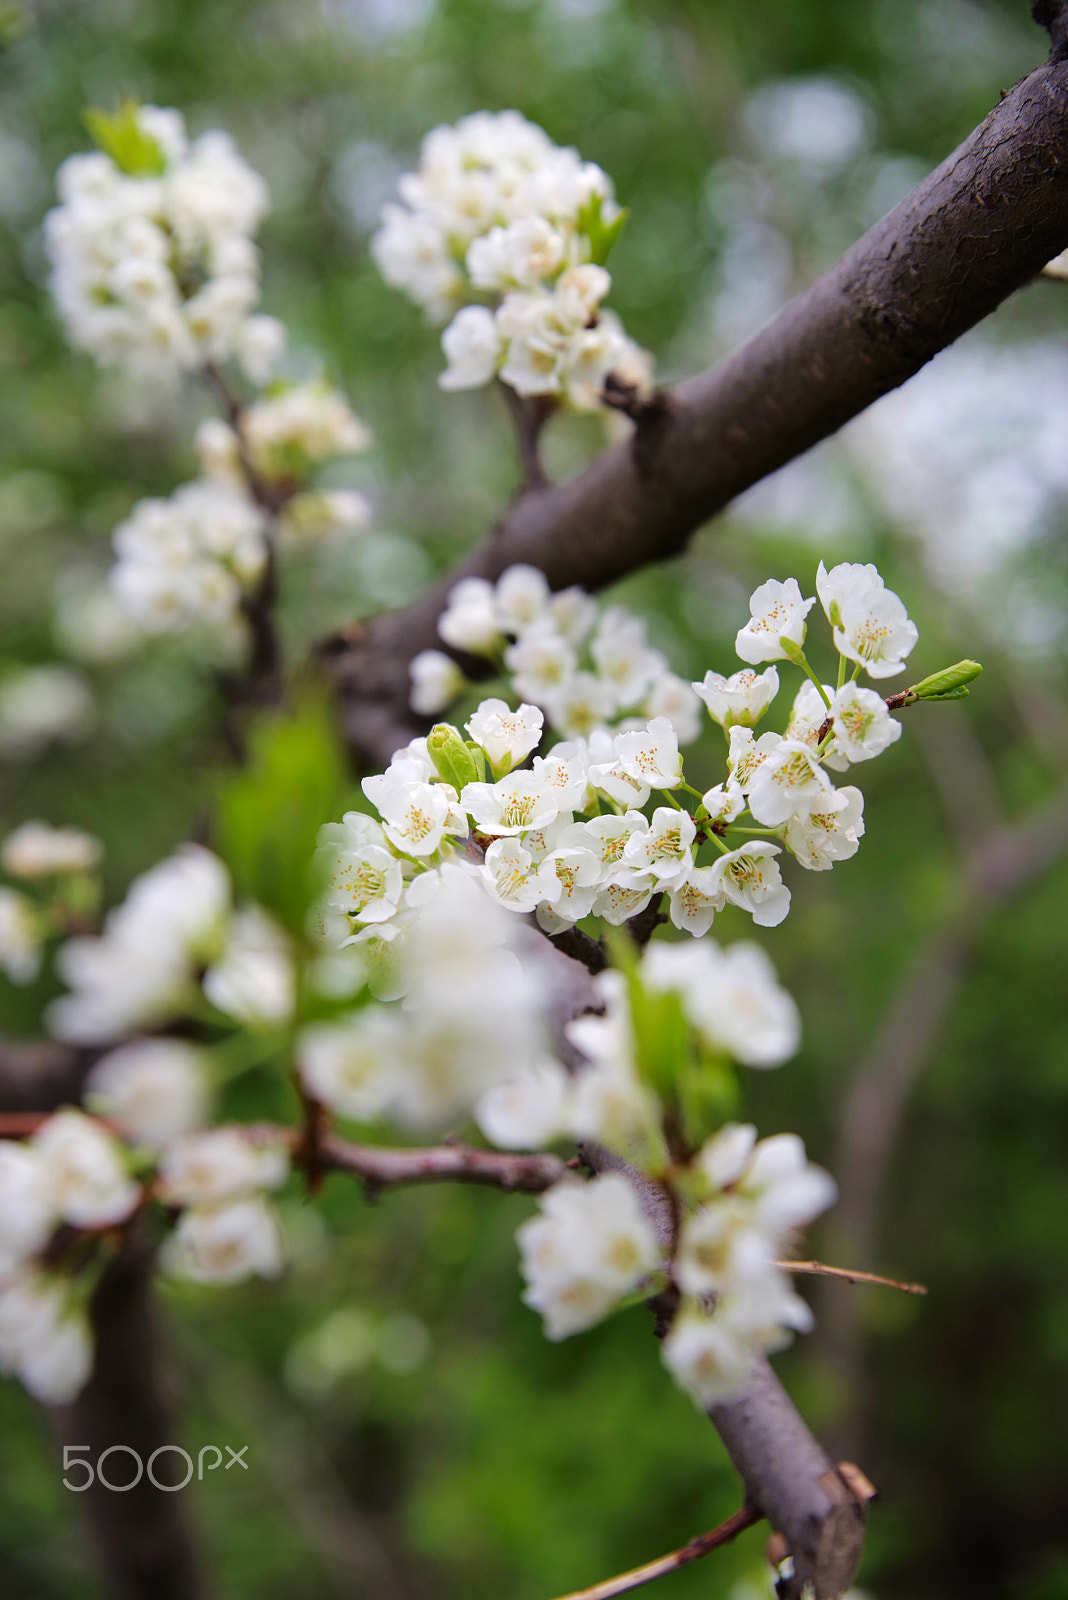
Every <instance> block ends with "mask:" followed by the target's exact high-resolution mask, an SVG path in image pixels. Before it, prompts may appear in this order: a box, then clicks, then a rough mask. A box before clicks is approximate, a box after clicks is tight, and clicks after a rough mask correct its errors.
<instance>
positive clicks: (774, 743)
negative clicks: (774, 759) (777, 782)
mask: <svg viewBox="0 0 1068 1600" xmlns="http://www.w3.org/2000/svg"><path fill="white" fill-rule="evenodd" d="M729 738H730V744H729V747H728V751H727V767H728V770H729V771H730V780H729V782H728V784H727V789H728V792H729V791H730V790H731V789H734V790H736V791H740V792H741V793H742V794H747V793H748V792H749V788H750V785H751V784H752V782H753V779H754V777H755V775H756V774H757V772H759V770H760V768H761V766H762V765H763V764H764V762H765V761H766V760H767V759H768V757H769V756H770V755H772V754H773V753H774V751H776V750H777V749H778V748H779V746H780V744H781V743H782V735H781V734H778V733H762V734H761V735H760V738H759V739H755V738H754V737H753V731H752V729H751V728H745V727H741V726H739V725H737V724H736V725H735V726H734V727H733V728H731V730H730V734H729Z"/></svg>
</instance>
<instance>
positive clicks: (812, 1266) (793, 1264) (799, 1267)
mask: <svg viewBox="0 0 1068 1600" xmlns="http://www.w3.org/2000/svg"><path fill="white" fill-rule="evenodd" d="M775 1265H776V1266H777V1267H781V1268H782V1270H783V1272H808V1273H812V1274H813V1275H814V1276H816V1277H820V1278H843V1279H844V1280H845V1282H846V1283H871V1284H875V1285H877V1286H878V1287H879V1288H881V1289H900V1290H901V1293H902V1294H926V1293H927V1285H926V1284H924V1283H902V1282H900V1281H899V1280H898V1279H897V1278H884V1277H882V1275H881V1274H880V1273H878V1272H854V1271H852V1270H851V1269H850V1268H848V1267H828V1266H826V1265H825V1263H824V1262H822V1261H776V1263H775Z"/></svg>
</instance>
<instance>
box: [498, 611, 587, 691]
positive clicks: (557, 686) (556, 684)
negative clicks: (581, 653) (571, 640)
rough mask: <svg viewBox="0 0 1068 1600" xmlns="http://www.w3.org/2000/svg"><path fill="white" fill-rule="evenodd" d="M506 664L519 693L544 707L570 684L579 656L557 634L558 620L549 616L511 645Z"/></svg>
mask: <svg viewBox="0 0 1068 1600" xmlns="http://www.w3.org/2000/svg"><path fill="white" fill-rule="evenodd" d="M504 664H505V666H506V667H507V668H508V671H509V672H510V673H511V674H512V682H513V685H514V687H515V692H516V694H520V695H523V696H524V697H527V696H529V698H530V699H531V700H534V701H537V702H538V703H539V704H544V703H545V702H546V700H547V699H548V697H551V696H552V695H554V694H556V693H558V692H559V691H560V690H561V689H564V688H566V687H567V685H569V684H570V682H571V679H572V678H573V677H574V675H575V672H576V670H577V667H578V657H577V656H576V654H575V651H574V650H573V649H572V647H571V645H569V644H568V642H567V640H566V639H565V638H563V636H562V635H561V634H560V633H558V632H557V630H556V624H555V621H554V620H553V619H552V618H550V617H546V618H543V619H540V620H539V621H537V622H535V623H533V624H532V625H531V626H530V627H528V628H526V629H525V630H524V631H523V632H522V633H521V634H520V636H519V638H518V639H517V640H516V642H515V644H512V645H509V646H508V648H507V650H506V651H505V652H504Z"/></svg>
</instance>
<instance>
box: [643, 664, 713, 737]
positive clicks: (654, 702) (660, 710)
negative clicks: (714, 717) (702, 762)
mask: <svg viewBox="0 0 1068 1600" xmlns="http://www.w3.org/2000/svg"><path fill="white" fill-rule="evenodd" d="M640 709H641V714H642V716H643V717H649V718H653V717H666V718H667V720H668V721H669V722H670V723H671V726H672V727H673V728H674V730H675V733H676V735H677V737H678V741H679V743H680V744H692V743H693V741H694V740H695V739H696V738H698V737H699V735H700V732H701V703H700V701H699V700H698V698H697V696H696V695H695V694H694V692H693V689H692V687H691V685H690V684H688V683H687V682H686V680H685V679H684V678H677V677H676V676H675V674H674V673H673V672H661V673H659V674H658V676H657V677H655V678H654V679H653V683H652V687H651V688H650V690H649V692H648V694H647V695H646V697H645V699H644V700H643V701H642V704H641V708H640Z"/></svg>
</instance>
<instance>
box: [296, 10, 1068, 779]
mask: <svg viewBox="0 0 1068 1600" xmlns="http://www.w3.org/2000/svg"><path fill="white" fill-rule="evenodd" d="M1055 39H1056V35H1055ZM1054 55H1055V57H1056V56H1057V51H1056V49H1055V51H1054ZM1066 246H1068V63H1066V62H1064V61H1062V60H1060V59H1055V60H1053V61H1051V62H1050V63H1048V64H1047V65H1044V66H1042V67H1039V68H1038V69H1037V70H1036V71H1035V72H1032V73H1031V74H1030V75H1029V76H1028V77H1027V78H1025V79H1024V80H1023V81H1022V82H1021V83H1019V84H1017V85H1016V87H1015V88H1014V89H1012V90H1011V91H1010V92H1009V93H1008V94H1007V95H1006V96H1005V98H1004V99H1003V100H1002V101H1001V103H1000V104H999V105H998V106H996V107H995V108H994V110H993V111H991V113H990V115H989V116H988V117H987V118H986V120H985V121H984V122H983V123H982V124H981V125H980V126H979V127H978V128H977V129H976V130H975V132H974V133H972V134H971V135H970V137H969V138H968V139H966V140H965V142H964V143H963V144H962V145H961V146H960V147H959V148H958V149H957V150H955V151H954V152H953V154H952V155H951V156H949V157H948V159H947V160H946V161H944V162H943V163H942V165H941V166H940V167H939V168H938V169H937V170H936V171H935V172H933V173H932V174H931V175H930V176H929V177H928V178H926V179H925V180H924V182H923V183H921V184H920V185H919V186H918V187H917V188H916V189H914V190H913V192H912V193H911V194H910V195H908V196H907V197H906V199H904V200H903V201H902V202H901V204H900V205H898V206H896V207H895V208H894V210H893V211H891V212H890V213H889V214H888V215H887V216H886V217H884V218H883V220H882V221H881V222H879V223H877V224H876V225H875V227H874V228H872V229H871V230H870V232H868V233H867V234H865V236H864V237H863V238H862V239H861V240H860V241H859V242H858V243H857V244H856V245H854V246H853V248H852V249H851V250H850V251H848V253H847V254H846V255H845V256H843V257H842V259H841V260H840V261H839V262H838V263H837V265H836V266H834V267H832V268H831V270H830V271H829V272H827V273H826V274H825V275H824V276H823V277H822V278H820V279H819V280H818V281H817V282H816V283H814V284H813V285H812V287H811V288H809V289H808V290H806V291H805V292H804V293H803V294H801V295H799V296H798V297H797V298H796V299H795V300H793V301H791V302H790V304H789V305H788V306H786V307H785V308H784V309H783V310H782V311H781V312H780V313H779V315H778V316H777V317H776V318H775V319H774V320H773V321H772V322H771V323H770V324H769V325H768V326H767V327H766V328H765V329H764V330H763V331H762V332H760V333H758V334H757V335H756V337H755V338H753V339H751V340H750V341H749V342H748V343H747V344H746V345H744V346H743V347H742V348H741V349H740V350H738V351H737V352H736V353H735V354H734V355H732V356H729V357H728V358H727V359H726V360H725V361H723V362H721V363H720V364H719V365H718V366H716V367H714V368H712V369H711V370H710V371H708V372H706V373H704V374H702V375H701V376H699V377H696V378H693V379H691V380H689V381H688V382H687V383H684V384H681V385H680V386H679V387H678V388H677V389H675V390H674V391H672V392H671V393H670V394H669V395H666V396H665V397H664V403H663V404H661V405H659V406H657V407H652V408H650V409H649V411H648V413H647V416H646V419H645V421H644V422H642V423H641V425H639V426H638V427H637V429H636V431H635V434H634V437H633V439H632V440H631V441H630V442H629V443H628V444H625V445H620V446H618V447H617V448H615V449H613V450H610V451H608V452H607V453H606V454H605V455H603V456H601V457H600V458H599V459H598V460H597V461H595V462H594V463H593V465H592V466H590V467H589V468H587V470H586V471H585V472H583V473H582V474H580V476H579V477H577V478H575V479H573V480H572V481H571V482H570V483H566V484H563V485H561V486H560V487H557V488H541V487H538V488H534V489H531V490H529V491H528V492H527V493H525V494H523V495H522V496H521V497H520V498H519V500H518V501H517V502H516V503H515V505H514V506H513V507H512V508H511V510H510V511H509V512H508V513H507V514H506V516H505V517H504V518H503V520H502V521H501V523H500V524H499V525H498V527H497V528H496V530H495V531H494V532H493V534H492V535H491V537H490V538H489V539H488V540H487V541H486V542H485V543H483V544H482V545H480V546H479V547H478V548H477V549H476V550H475V551H474V552H473V554H472V555H471V556H470V557H468V559H467V560H466V561H464V562H463V563H462V565H461V566H460V567H458V568H457V569H456V570H455V571H454V572H452V573H450V574H449V575H448V577H447V578H445V579H443V580H442V581H441V583H439V584H438V585H437V586H435V587H434V588H433V589H431V590H430V591H429V592H428V593H427V594H425V595H424V596H423V597H422V598H421V599H420V600H418V601H417V602H416V603H415V604H414V605H412V606H410V607H409V608H407V609H406V610H404V611H401V612H395V613H392V614H390V615H386V616H383V617H379V618H377V619H375V620H374V621H373V622H371V623H369V624H367V625H366V626H363V627H359V628H354V629H351V630H349V632H348V634H347V635H345V636H344V637H342V638H340V639H338V640H335V641H333V644H332V647H331V649H330V650H329V655H328V659H329V660H330V662H331V666H332V670H333V672H334V675H335V678H336V681H337V684H338V687H339V691H340V696H341V701H342V706H343V714H344V724H345V728H346V731H347V735H348V738H349V740H350V742H351V744H352V747H353V749H354V750H355V751H356V752H357V753H359V754H360V755H362V756H363V757H365V758H366V759H367V760H369V761H374V762H378V763H381V762H383V761H385V760H388V758H389V756H390V755H391V754H392V752H393V750H394V749H396V748H397V747H398V746H399V745H400V744H402V743H404V742H405V741H406V740H407V739H409V738H411V737H412V735H413V734H414V733H416V732H419V731H421V730H420V728H419V726H418V724H417V723H416V721H415V720H413V718H412V716H411V714H410V713H409V711H408V709H407V705H408V662H409V661H410V659H411V657H412V656H413V655H414V654H415V653H416V652H417V651H418V650H422V649H425V648H427V647H431V646H433V647H437V648H440V647H441V642H440V640H439V639H438V638H437V633H436V623H437V618H438V616H439V614H440V612H441V609H442V605H443V603H444V600H445V596H446V594H447V593H448V590H449V589H450V588H451V587H452V585H453V584H454V583H455V582H456V580H457V578H459V577H462V576H468V575H478V576H482V577H486V578H495V577H496V576H497V575H498V574H499V573H500V572H501V571H502V570H503V569H504V568H505V567H508V566H510V565H511V564H512V563H513V562H517V561H526V562H531V563H532V564H533V565H535V566H538V567H540V568H541V569H542V570H543V571H544V572H545V573H546V575H547V576H548V578H549V581H550V583H551V584H552V585H553V587H554V588H563V587H565V586H566V585H568V584H571V583H580V584H583V585H584V586H585V587H586V588H589V589H597V588H601V587H603V586H604V585H605V584H607V583H611V582H612V581H613V580H614V579H617V578H619V577H622V576H623V575H624V574H626V573H628V572H632V571H633V570H634V569H635V568H637V567H640V566H643V565H644V564H646V563H648V562H651V561H659V560H663V559H665V558H666V557H668V556H672V555H675V554H677V553H678V552H679V551H680V550H681V549H682V548H683V547H684V546H685V545H686V543H687V541H688V540H689V539H690V537H691V536H692V535H693V533H694V532H695V531H696V529H697V528H699V527H700V526H701V524H702V523H704V522H705V521H707V519H708V518H709V517H711V516H712V515H714V513H716V512H717V511H719V510H721V509H722V508H723V507H724V506H725V505H727V504H728V502H729V501H731V500H732V499H734V498H735V496H737V495H738V494H740V493H741V492H742V491H743V490H744V489H747V488H749V487H750V485H752V484H754V483H756V482H758V481H759V480H760V479H761V478H764V477H766V476H767V475H768V473H770V472H774V471H775V470H776V469H777V468H779V467H781V466H783V465H784V464H785V463H786V462H787V461H790V460H792V459H793V457H795V456H797V455H799V454H801V453H802V452H803V451H805V450H807V449H809V448H810V447H811V446H812V445H814V444H816V443H817V442H818V441H819V440H820V439H823V438H825V437H827V435H829V434H831V433H833V432H835V431H836V429H838V428H840V427H841V426H842V425H843V423H845V422H847V421H849V419H850V418H851V417H854V416H857V415H858V414H859V413H860V412H861V411H863V410H865V408H866V407H868V406H869V405H871V403H872V402H873V401H874V400H877V399H878V398H879V397H880V395H883V394H886V393H887V392H888V391H889V390H891V389H894V388H897V387H898V385H900V384H902V383H904V382H905V380H906V379H907V378H910V377H911V376H912V375H913V374H914V373H915V372H917V371H918V370H919V369H920V368H921V367H922V366H923V365H924V364H925V363H926V362H927V361H929V360H930V359H931V357H932V356H934V355H936V354H937V353H938V351H940V350H942V349H944V348H945V347H946V346H947V345H949V344H952V342H953V341H954V340H955V339H957V338H958V337H959V336H960V335H961V334H962V333H964V332H966V331H967V330H968V329H969V328H971V327H974V326H975V324H976V323H978V322H980V321H981V320H982V319H983V318H984V317H986V316H988V315H989V313H990V312H991V311H993V310H994V309H995V308H996V307H997V306H998V305H1000V304H1001V302H1002V301H1003V300H1005V299H1006V298H1007V297H1008V296H1009V295H1010V294H1012V293H1013V292H1014V291H1015V290H1016V289H1018V288H1020V287H1021V285H1023V284H1024V283H1026V282H1028V281H1029V280H1030V279H1031V278H1033V277H1034V276H1035V275H1036V274H1037V273H1038V272H1039V271H1040V269H1041V268H1042V266H1043V265H1044V263H1045V262H1046V261H1048V260H1050V258H1051V257H1053V256H1054V255H1057V254H1058V253H1059V252H1060V251H1061V250H1063V249H1064V248H1065V247H1066Z"/></svg>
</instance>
